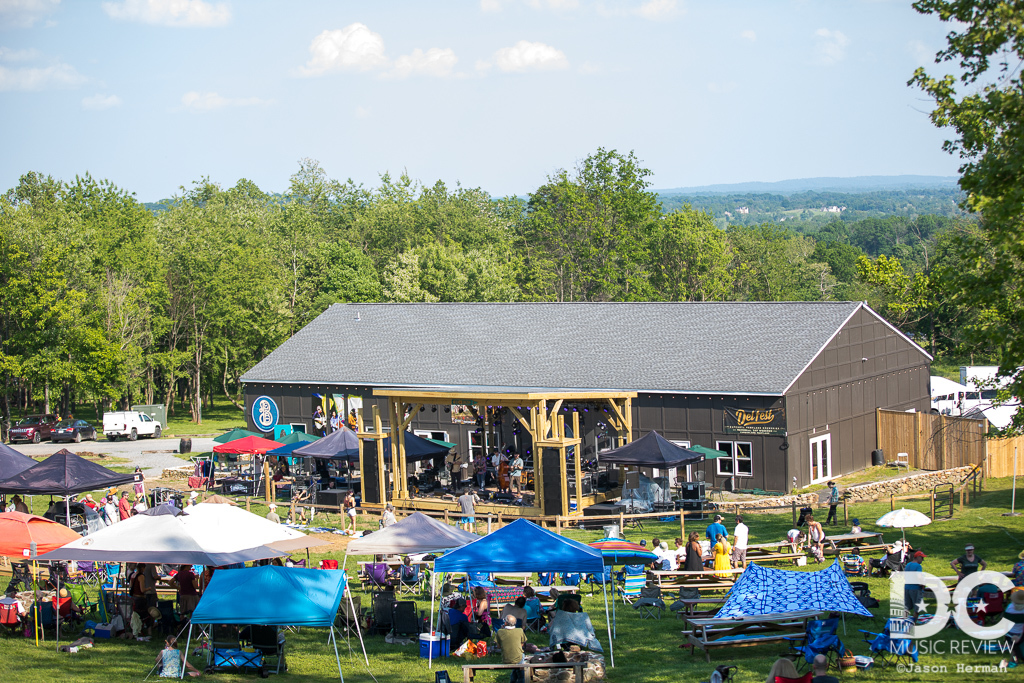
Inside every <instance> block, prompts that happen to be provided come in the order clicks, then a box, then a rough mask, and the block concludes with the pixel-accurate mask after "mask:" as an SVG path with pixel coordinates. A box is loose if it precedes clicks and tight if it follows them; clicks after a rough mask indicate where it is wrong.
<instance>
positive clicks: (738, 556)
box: [732, 515, 750, 569]
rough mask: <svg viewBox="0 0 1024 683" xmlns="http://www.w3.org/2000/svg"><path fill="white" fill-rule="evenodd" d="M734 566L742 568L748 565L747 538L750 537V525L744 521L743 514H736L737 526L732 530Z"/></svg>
mask: <svg viewBox="0 0 1024 683" xmlns="http://www.w3.org/2000/svg"><path fill="white" fill-rule="evenodd" d="M732 534H733V540H734V541H735V542H734V543H733V544H732V566H733V567H734V568H736V569H742V568H744V567H746V566H747V540H748V539H749V538H750V527H748V526H747V525H746V524H744V523H743V515H736V528H735V529H734V530H733V532H732Z"/></svg>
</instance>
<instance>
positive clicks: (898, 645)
mask: <svg viewBox="0 0 1024 683" xmlns="http://www.w3.org/2000/svg"><path fill="white" fill-rule="evenodd" d="M911 627H912V624H911V621H910V619H907V618H901V619H889V620H888V621H886V622H885V628H884V629H883V630H882V632H881V633H873V632H871V631H865V630H864V629H861V630H860V632H861V633H866V634H867V635H868V636H870V638H865V639H864V642H865V643H868V645H869V646H870V647H871V654H873V655H875V661H876V662H880V663H881V664H883V665H888V664H916V663H917V657H918V651H917V641H916V640H913V639H912V638H908V637H906V634H907V633H910V629H911Z"/></svg>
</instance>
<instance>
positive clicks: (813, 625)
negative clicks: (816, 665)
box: [794, 617, 846, 670]
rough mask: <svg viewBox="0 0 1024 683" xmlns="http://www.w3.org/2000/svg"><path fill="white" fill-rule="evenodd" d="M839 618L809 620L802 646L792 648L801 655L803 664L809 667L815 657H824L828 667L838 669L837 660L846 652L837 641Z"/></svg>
mask: <svg viewBox="0 0 1024 683" xmlns="http://www.w3.org/2000/svg"><path fill="white" fill-rule="evenodd" d="M838 630H839V617H833V618H831V619H811V620H810V621H808V622H807V632H806V633H805V634H804V636H803V640H804V644H803V645H800V646H799V647H796V648H794V649H795V650H796V651H797V652H799V653H800V654H802V655H803V657H804V663H805V664H806V665H807V666H810V665H811V663H812V662H814V657H815V656H816V655H825V657H827V658H828V665H829V667H833V668H835V669H836V670H838V669H839V658H840V657H842V656H843V653H845V652H846V648H845V647H844V646H843V641H841V640H839V636H838V635H837V631H838Z"/></svg>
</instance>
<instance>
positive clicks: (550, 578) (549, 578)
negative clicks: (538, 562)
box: [537, 572, 556, 586]
mask: <svg viewBox="0 0 1024 683" xmlns="http://www.w3.org/2000/svg"><path fill="white" fill-rule="evenodd" d="M555 576H556V574H555V572H538V574H537V583H539V584H540V585H542V586H550V585H552V584H554V583H555Z"/></svg>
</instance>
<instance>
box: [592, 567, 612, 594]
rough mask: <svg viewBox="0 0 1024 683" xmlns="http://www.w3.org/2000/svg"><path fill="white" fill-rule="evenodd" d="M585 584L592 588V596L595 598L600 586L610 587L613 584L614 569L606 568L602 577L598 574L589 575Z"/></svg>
mask: <svg viewBox="0 0 1024 683" xmlns="http://www.w3.org/2000/svg"><path fill="white" fill-rule="evenodd" d="M585 582H586V583H587V585H589V586H590V595H591V597H593V595H594V593H595V592H596V590H597V587H598V586H604V585H610V584H611V583H612V568H611V567H605V568H604V574H603V575H602V576H598V575H597V574H587V577H586V579H585Z"/></svg>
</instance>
